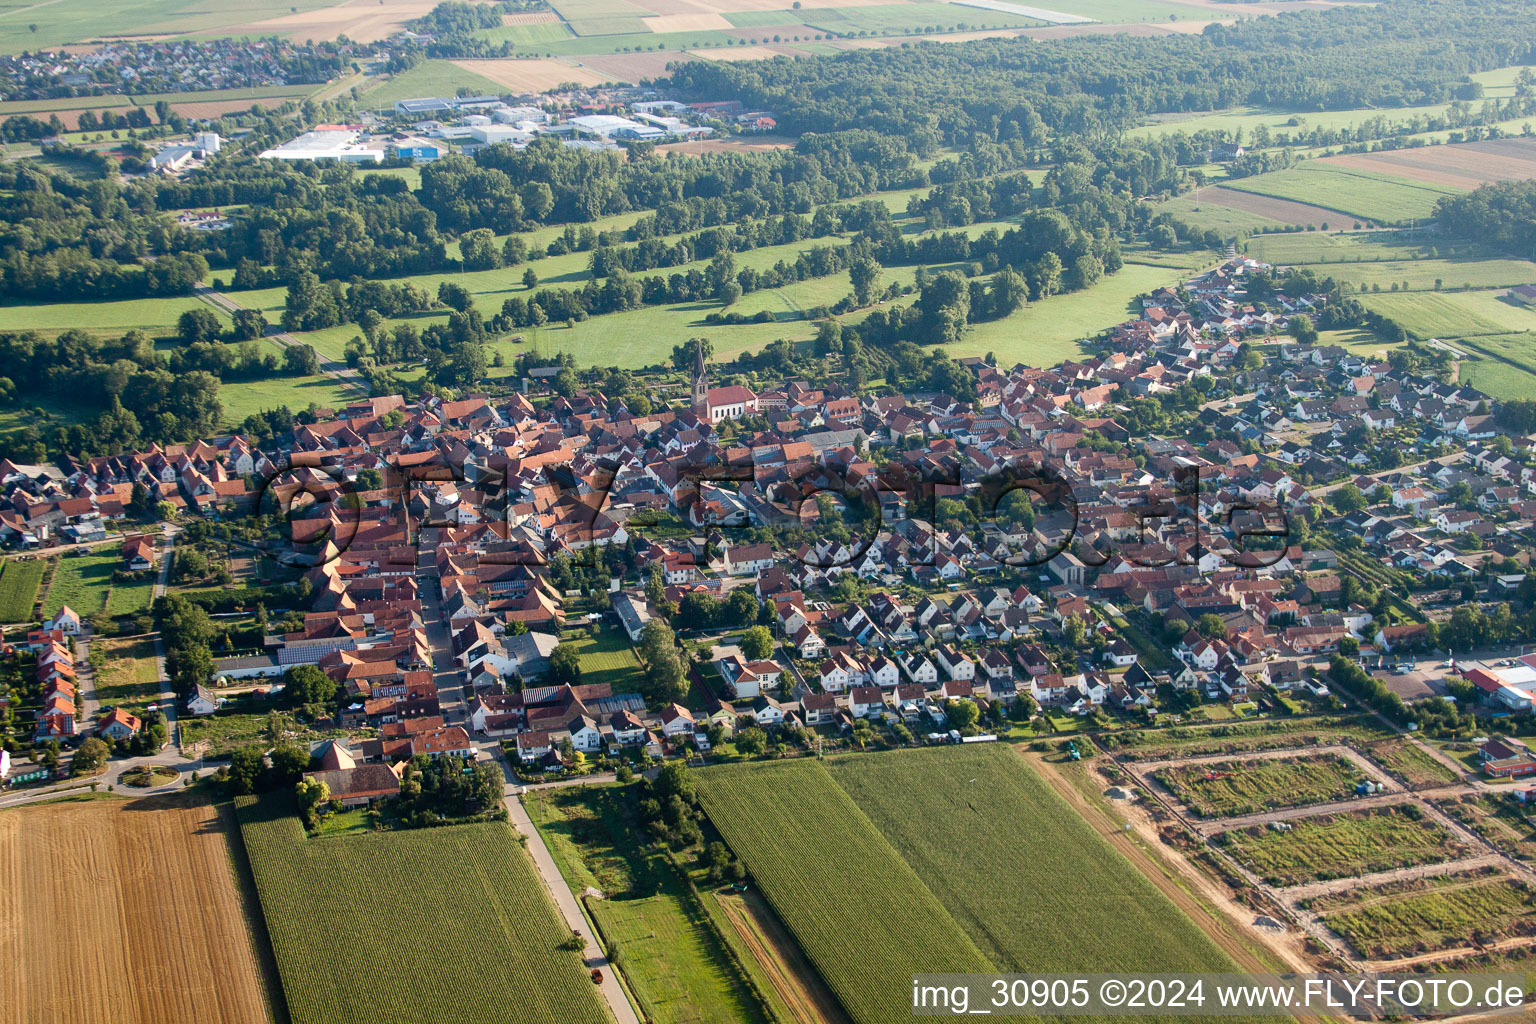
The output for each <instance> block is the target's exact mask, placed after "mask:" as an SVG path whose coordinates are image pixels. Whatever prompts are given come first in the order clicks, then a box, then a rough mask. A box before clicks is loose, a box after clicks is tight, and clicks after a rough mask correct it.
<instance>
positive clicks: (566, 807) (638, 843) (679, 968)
mask: <svg viewBox="0 0 1536 1024" xmlns="http://www.w3.org/2000/svg"><path fill="white" fill-rule="evenodd" d="M629 792H632V791H629ZM627 796H628V794H627V793H626V791H625V790H624V789H622V788H620V787H617V786H572V787H561V788H557V789H544V790H533V791H530V792H529V794H528V795H527V797H526V798H525V799H524V806H525V807H527V809H528V816H529V818H530V819H532V821H533V823H534V824H535V825H536V826H538V829H539V832H540V834H541V835H542V836H543V837H544V842H545V844H546V845H547V846H548V847H549V850H550V853H551V854H552V855H553V856H554V858H555V862H556V863H557V864H558V865H559V866H560V873H561V875H562V876H563V877H564V878H565V882H566V884H567V885H568V886H569V887H570V889H571V891H572V892H573V893H576V894H578V896H579V895H580V894H582V893H585V892H586V891H587V890H588V889H596V890H598V891H600V892H602V893H603V898H602V899H588V900H586V901H585V902H586V905H587V909H588V912H589V913H590V914H591V915H592V918H593V920H594V921H595V922H596V923H597V926H598V929H599V931H600V933H601V934H602V936H603V939H604V941H605V942H606V943H608V944H609V945H610V946H612V945H613V944H615V943H616V944H617V947H618V949H619V951H620V961H621V966H622V969H623V972H624V975H625V977H626V978H628V979H629V980H630V982H631V984H632V985H633V987H634V988H635V989H636V990H637V993H638V995H639V998H640V1004H641V1007H642V1009H643V1010H645V1012H646V1014H647V1015H648V1016H649V1017H650V1018H651V1019H652V1020H653V1021H655V1022H656V1024H713V1022H717V1021H718V1022H721V1024H730V1022H762V1021H764V1020H765V1017H764V1015H763V1011H762V1008H761V1007H760V1006H759V1005H758V1003H757V1001H756V1000H755V998H754V997H753V995H752V993H751V991H750V990H749V989H748V988H747V986H746V985H745V984H744V983H743V981H742V980H741V978H740V977H739V975H738V974H737V973H736V971H735V970H734V968H733V966H732V965H731V963H730V958H729V956H728V955H727V953H726V951H725V950H724V949H722V948H721V946H720V944H719V942H718V941H717V939H716V937H715V936H714V935H713V934H712V933H711V932H710V931H709V929H708V928H707V926H706V924H705V922H704V921H703V920H702V912H701V908H700V907H699V906H698V903H697V901H696V898H695V897H694V895H693V894H692V893H691V892H690V891H689V889H688V886H687V885H686V883H685V882H684V880H683V878H682V877H681V875H680V874H679V873H678V871H677V870H676V869H675V868H674V867H673V866H672V865H671V864H669V863H668V862H667V858H666V856H665V854H664V853H662V852H661V851H660V850H659V849H657V848H656V847H655V846H654V845H653V844H651V843H649V842H648V841H647V839H646V837H645V836H644V835H643V834H641V833H640V831H639V830H640V829H641V828H642V827H643V826H642V825H641V823H640V822H639V821H638V819H637V818H636V816H635V812H634V801H633V800H631V799H628V798H627Z"/></svg>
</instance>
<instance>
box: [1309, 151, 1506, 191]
mask: <svg viewBox="0 0 1536 1024" xmlns="http://www.w3.org/2000/svg"><path fill="white" fill-rule="evenodd" d="M1324 162H1325V163H1331V164H1338V165H1339V166H1340V167H1349V168H1353V169H1355V170H1361V171H1369V172H1373V173H1377V174H1395V175H1397V176H1398V177H1399V178H1410V179H1412V180H1414V181H1423V182H1427V183H1429V184H1432V185H1447V186H1449V187H1451V188H1464V189H1467V190H1469V191H1470V190H1472V189H1475V188H1477V187H1478V186H1479V185H1484V184H1487V183H1488V182H1490V181H1511V180H1515V179H1522V178H1530V177H1536V140H1531V139H1497V140H1494V141H1492V142H1470V143H1466V144H1464V145H1455V146H1426V147H1424V148H1420V149H1402V150H1395V151H1392V152H1389V153H1349V154H1345V155H1343V156H1331V157H1325V158H1324Z"/></svg>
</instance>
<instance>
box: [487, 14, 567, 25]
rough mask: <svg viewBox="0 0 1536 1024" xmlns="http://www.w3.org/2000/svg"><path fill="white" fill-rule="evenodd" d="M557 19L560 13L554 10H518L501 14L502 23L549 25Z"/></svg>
mask: <svg viewBox="0 0 1536 1024" xmlns="http://www.w3.org/2000/svg"><path fill="white" fill-rule="evenodd" d="M559 21H560V15H558V14H556V13H555V12H554V11H518V12H516V13H514V14H503V15H502V16H501V23H502V24H503V25H549V24H553V23H558V22H559Z"/></svg>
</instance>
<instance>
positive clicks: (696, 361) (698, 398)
mask: <svg viewBox="0 0 1536 1024" xmlns="http://www.w3.org/2000/svg"><path fill="white" fill-rule="evenodd" d="M708 401H709V374H708V373H707V372H706V371H705V369H704V346H703V345H699V344H695V345H694V346H693V411H694V412H696V413H698V414H699V417H700V418H701V419H705V418H708V417H707V416H706V404H707V402H708Z"/></svg>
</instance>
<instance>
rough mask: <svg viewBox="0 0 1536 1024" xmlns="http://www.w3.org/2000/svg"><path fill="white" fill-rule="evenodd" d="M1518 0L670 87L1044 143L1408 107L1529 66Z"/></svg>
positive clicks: (745, 75) (692, 68) (995, 49)
mask: <svg viewBox="0 0 1536 1024" xmlns="http://www.w3.org/2000/svg"><path fill="white" fill-rule="evenodd" d="M1533 57H1536V40H1533V37H1532V35H1531V32H1530V8H1529V5H1528V4H1525V3H1523V2H1521V0H1493V2H1489V3H1478V4H1472V3H1467V2H1465V0H1394V2H1390V3H1383V4H1377V5H1373V6H1364V5H1361V6H1348V7H1340V8H1336V9H1332V10H1328V11H1303V12H1297V13H1291V14H1284V15H1280V16H1278V17H1274V18H1269V17H1263V18H1247V19H1242V20H1239V21H1237V22H1232V23H1219V22H1218V23H1212V24H1210V25H1208V26H1206V28H1205V29H1204V31H1203V32H1202V33H1201V34H1200V35H1198V36H1193V35H1190V36H1186V35H1172V36H1158V37H1155V38H1143V37H1137V36H1131V35H1105V36H1085V37H1079V38H1072V39H1061V40H1049V41H1039V42H1034V43H1030V44H1028V45H1020V44H1019V43H1017V42H1014V41H1011V40H981V41H977V42H970V43H962V44H960V45H957V46H929V45H911V44H903V45H902V46H898V47H889V48H884V49H870V50H850V51H848V52H845V53H842V54H839V55H837V56H836V57H828V58H824V59H820V60H812V61H808V60H789V59H784V60H775V61H771V62H766V63H765V62H751V63H747V62H736V61H719V62H714V61H692V62H689V63H686V64H683V65H681V66H680V67H678V68H676V69H675V70H674V72H673V75H672V78H671V83H672V85H673V86H674V87H675V88H678V89H680V90H682V91H684V92H685V93H688V94H689V95H696V96H700V97H705V96H707V97H710V98H714V99H719V98H738V99H741V100H742V101H743V102H745V103H746V104H748V105H749V106H752V107H765V108H768V109H771V110H773V111H774V112H775V116H776V117H777V118H778V120H779V127H780V128H781V129H783V130H787V131H790V132H827V131H838V130H842V129H847V128H867V129H872V130H875V131H883V132H889V133H892V134H901V133H904V132H907V131H910V130H912V128H913V127H918V128H927V129H930V130H933V131H937V132H940V133H941V134H942V135H943V137H944V139H945V140H946V141H948V142H955V143H961V144H963V143H965V142H967V141H969V140H970V139H972V138H974V137H976V136H984V137H990V138H994V139H998V140H1001V141H1007V140H1011V139H1022V140H1023V141H1024V142H1025V143H1026V144H1028V145H1036V146H1038V145H1046V144H1049V142H1050V141H1051V139H1052V133H1062V134H1068V135H1073V136H1078V137H1095V136H1101V135H1112V134H1115V133H1117V132H1119V131H1122V130H1124V129H1126V128H1130V127H1133V126H1135V125H1136V124H1138V123H1140V122H1141V120H1142V119H1143V118H1144V117H1145V116H1146V115H1147V114H1152V113H1171V112H1183V111H1204V110H1220V109H1223V108H1227V107H1233V106H1240V105H1252V106H1264V107H1274V108H1280V109H1292V110H1300V111H1306V110H1345V109H1355V108H1360V107H1382V108H1391V107H1403V106H1413V105H1420V104H1429V103H1444V102H1450V101H1452V100H1457V99H1467V98H1469V95H1468V94H1466V93H1464V92H1463V91H1462V90H1463V87H1464V85H1465V83H1464V82H1463V81H1462V79H1463V77H1464V76H1466V75H1468V74H1470V73H1473V72H1477V71H1486V70H1490V69H1492V68H1498V67H1507V66H1509V65H1512V64H1527V63H1531V62H1532V59H1533Z"/></svg>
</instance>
